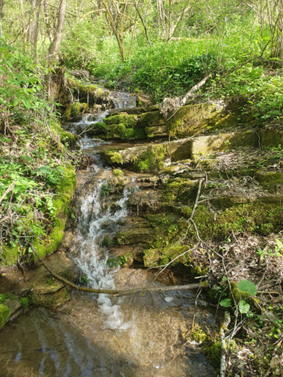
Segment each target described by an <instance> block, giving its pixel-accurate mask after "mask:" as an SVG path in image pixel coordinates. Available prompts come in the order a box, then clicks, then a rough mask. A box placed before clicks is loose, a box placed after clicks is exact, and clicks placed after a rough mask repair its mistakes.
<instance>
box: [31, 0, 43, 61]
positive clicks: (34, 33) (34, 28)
mask: <svg viewBox="0 0 283 377" xmlns="http://www.w3.org/2000/svg"><path fill="white" fill-rule="evenodd" d="M42 7H43V0H36V1H34V8H35V9H34V10H35V17H34V19H33V21H32V23H31V30H30V33H31V35H30V42H31V44H32V47H33V56H34V57H35V58H36V60H37V41H38V33H39V19H40V16H41V12H42Z"/></svg>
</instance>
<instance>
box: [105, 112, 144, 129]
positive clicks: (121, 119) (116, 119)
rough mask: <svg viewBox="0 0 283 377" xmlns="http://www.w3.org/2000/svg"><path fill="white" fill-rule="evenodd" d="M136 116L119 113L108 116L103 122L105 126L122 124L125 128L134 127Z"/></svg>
mask: <svg viewBox="0 0 283 377" xmlns="http://www.w3.org/2000/svg"><path fill="white" fill-rule="evenodd" d="M137 120H138V117H137V116H136V115H129V114H127V113H122V114H119V115H113V116H110V117H109V118H105V119H104V122H105V124H106V125H107V126H110V125H113V124H114V125H117V124H123V125H124V126H125V128H134V127H135V125H136V124H137Z"/></svg>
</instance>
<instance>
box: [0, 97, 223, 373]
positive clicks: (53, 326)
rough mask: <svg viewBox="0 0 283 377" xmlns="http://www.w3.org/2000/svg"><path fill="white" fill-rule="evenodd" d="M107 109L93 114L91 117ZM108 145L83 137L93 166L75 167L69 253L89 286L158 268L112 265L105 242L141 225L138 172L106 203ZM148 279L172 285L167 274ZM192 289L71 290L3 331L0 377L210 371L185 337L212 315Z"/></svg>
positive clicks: (132, 279)
mask: <svg viewBox="0 0 283 377" xmlns="http://www.w3.org/2000/svg"><path fill="white" fill-rule="evenodd" d="M113 102H114V103H115V107H116V108H124V107H134V106H135V97H134V96H131V95H129V94H127V93H115V95H113ZM107 114H108V111H105V112H103V113H100V114H97V115H96V120H95V121H101V120H102V119H103V118H104V117H105V116H107ZM91 117H93V115H87V116H85V117H84V118H83V119H82V120H81V121H80V122H77V123H74V124H71V125H69V126H68V129H69V130H70V129H72V127H74V128H75V127H79V128H80V129H83V128H84V127H86V126H88V125H89V124H91V123H93V120H90V118H91ZM124 144H125V146H127V143H124ZM109 145H111V146H112V145H113V144H111V143H106V142H104V141H102V140H98V139H89V138H88V137H87V136H84V137H83V138H82V139H81V148H82V150H83V151H84V153H85V154H87V155H89V156H91V157H93V158H94V160H95V164H94V166H93V168H92V171H84V172H78V184H79V189H78V193H77V196H76V197H77V205H78V207H79V217H78V219H77V222H76V227H75V228H74V229H73V230H72V232H71V234H70V235H69V236H70V240H69V247H70V254H69V256H70V258H71V259H72V261H73V262H74V264H75V266H76V267H77V269H78V270H79V271H80V275H81V276H84V277H86V278H87V284H88V285H89V286H90V287H93V288H107V289H114V288H117V289H123V288H125V289H127V288H135V287H140V286H143V285H148V284H150V283H151V282H152V281H153V279H154V276H155V275H156V271H155V270H148V269H145V268H142V266H141V265H140V266H139V267H137V266H135V265H134V266H133V265H132V266H128V267H122V268H121V267H116V268H109V267H108V265H107V263H106V262H107V259H108V258H109V257H110V256H111V255H110V251H109V249H108V248H107V246H105V245H104V246H103V242H102V241H103V240H104V239H105V238H107V237H110V238H111V237H112V236H113V235H114V234H115V233H116V232H117V231H119V230H120V229H123V228H124V227H126V226H127V223H129V222H130V221H132V220H131V219H135V221H136V222H137V223H138V219H139V213H138V210H137V211H136V212H135V213H133V211H131V210H130V209H129V205H128V202H129V198H131V197H132V196H133V195H136V194H137V193H138V192H139V190H142V188H141V187H140V186H139V183H138V179H139V177H140V176H141V175H142V174H136V173H132V172H127V171H125V172H124V174H125V175H126V176H127V177H128V184H126V185H125V187H124V188H123V190H122V192H121V193H120V194H115V195H114V196H113V197H112V199H111V203H109V200H108V199H107V197H106V196H102V195H101V192H102V190H103V189H104V188H105V187H106V185H107V181H108V180H109V179H111V178H113V171H112V168H110V167H107V166H104V164H103V162H102V161H101V159H100V157H99V154H98V152H99V151H101V149H103V148H106V147H107V148H109ZM120 145H121V144H120ZM129 145H130V143H129ZM178 279H179V280H178ZM175 282H176V283H181V284H182V283H183V282H184V279H183V277H178V276H177V277H176V279H175ZM152 284H155V285H156V286H163V285H164V284H165V285H172V279H170V273H164V274H162V275H161V276H160V278H159V279H158V280H156V281H154V282H153V283H152ZM195 295H196V293H195V292H193V291H173V292H162V293H145V294H143V295H142V294H135V295H132V296H126V297H110V296H109V295H105V294H100V295H97V294H91V293H82V292H78V291H72V293H71V299H70V301H69V302H67V303H66V304H64V306H63V308H61V309H59V310H57V311H52V310H50V309H47V308H42V307H37V308H33V309H31V310H29V311H28V312H27V313H25V314H23V315H21V316H20V317H18V318H17V319H15V320H14V321H13V322H10V323H8V324H7V325H6V326H5V327H4V328H3V329H2V330H1V331H0V340H1V342H0V377H4V376H5V377H10V376H17V377H18V376H19V377H20V376H21V377H24V376H44V377H47V376H48V377H49V376H50V377H51V376H62V377H67V376H69V377H78V376H85V377H88V376H90V377H91V376H103V377H110V376H117V377H118V376H119V377H132V376H133V377H136V376H138V377H150V376H157V377H181V376H182V377H185V376H186V377H193V376H194V377H197V376H198V377H209V376H213V375H214V368H213V367H212V366H211V365H210V364H209V362H208V361H207V360H206V358H205V357H204V356H203V355H202V354H201V353H200V347H199V344H198V343H196V342H194V341H190V342H187V343H185V341H184V339H183V337H182V334H184V333H186V332H187V331H188V330H190V329H191V327H192V324H193V322H194V323H199V324H200V325H201V326H202V327H204V328H206V329H207V330H208V331H209V329H210V328H213V327H215V326H216V322H217V320H216V318H215V313H214V312H213V311H210V310H209V309H208V307H207V305H206V303H205V301H203V300H202V297H201V296H200V300H199V304H198V305H197V306H195Z"/></svg>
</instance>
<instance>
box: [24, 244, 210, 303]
mask: <svg viewBox="0 0 283 377" xmlns="http://www.w3.org/2000/svg"><path fill="white" fill-rule="evenodd" d="M31 248H32V251H33V253H34V254H35V255H36V256H37V258H38V260H39V261H40V262H41V263H42V265H43V266H44V267H45V268H46V270H47V271H48V272H50V274H51V275H52V276H53V277H54V278H55V279H57V280H60V281H62V282H63V283H65V284H66V285H69V286H70V287H72V288H74V289H76V290H78V291H83V292H90V293H104V294H108V295H115V296H128V295H133V294H135V293H146V292H170V291H179V290H188V289H198V288H207V287H208V285H207V284H206V283H197V284H186V285H174V286H166V287H142V288H134V289H126V290H119V289H96V288H88V287H80V286H79V285H76V284H73V283H71V282H70V281H69V280H67V279H65V278H63V277H62V276H60V275H58V274H56V273H55V272H53V271H52V270H51V269H50V268H49V267H48V266H47V265H46V263H44V262H43V260H42V259H41V258H40V257H39V255H38V253H37V252H36V250H35V248H34V246H33V245H31Z"/></svg>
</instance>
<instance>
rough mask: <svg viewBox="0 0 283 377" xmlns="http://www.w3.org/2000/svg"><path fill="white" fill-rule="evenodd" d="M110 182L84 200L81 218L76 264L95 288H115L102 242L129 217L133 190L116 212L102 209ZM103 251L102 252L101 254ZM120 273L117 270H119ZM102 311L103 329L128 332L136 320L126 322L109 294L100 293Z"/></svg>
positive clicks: (126, 191)
mask: <svg viewBox="0 0 283 377" xmlns="http://www.w3.org/2000/svg"><path fill="white" fill-rule="evenodd" d="M103 184H107V181H100V182H99V183H98V185H97V187H96V188H95V190H94V192H93V194H91V195H89V196H87V197H86V198H85V199H82V204H81V217H80V219H79V240H80V243H79V244H80V250H79V255H78V257H77V258H75V262H76V264H77V265H78V267H79V268H80V270H81V271H82V273H83V275H86V276H87V278H88V280H89V286H90V287H92V288H104V289H115V284H114V276H113V274H114V272H115V271H114V272H113V271H111V270H110V269H109V267H108V266H107V263H106V262H107V259H108V253H107V252H106V253H105V250H102V247H101V242H102V240H103V238H104V237H105V235H106V234H109V230H107V231H106V230H105V229H104V226H103V225H104V224H107V228H111V229H113V230H114V229H115V227H116V224H117V223H118V222H120V221H121V220H123V219H124V218H125V217H126V216H127V201H128V198H129V195H130V193H131V191H130V190H129V189H128V188H126V189H125V190H124V193H123V196H122V197H121V198H120V199H119V200H117V201H116V203H115V208H117V209H116V210H115V211H114V212H112V211H111V210H110V208H108V209H107V210H103V208H104V202H103V198H102V197H101V188H102V185H103ZM101 251H102V252H101ZM116 271H117V270H116ZM98 303H99V304H100V307H99V310H100V311H101V313H103V314H104V315H105V321H104V323H103V328H109V329H120V330H127V329H129V327H131V326H132V325H133V323H134V322H133V321H130V322H127V323H125V322H124V318H123V313H122V311H121V307H120V306H119V305H117V304H115V305H113V304H112V301H111V298H110V297H109V296H108V295H105V294H100V295H99V297H98Z"/></svg>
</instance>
